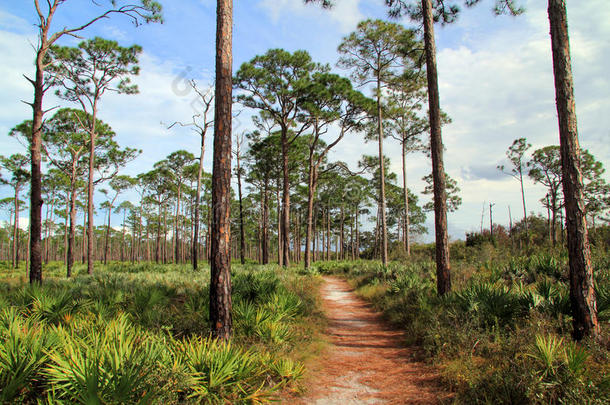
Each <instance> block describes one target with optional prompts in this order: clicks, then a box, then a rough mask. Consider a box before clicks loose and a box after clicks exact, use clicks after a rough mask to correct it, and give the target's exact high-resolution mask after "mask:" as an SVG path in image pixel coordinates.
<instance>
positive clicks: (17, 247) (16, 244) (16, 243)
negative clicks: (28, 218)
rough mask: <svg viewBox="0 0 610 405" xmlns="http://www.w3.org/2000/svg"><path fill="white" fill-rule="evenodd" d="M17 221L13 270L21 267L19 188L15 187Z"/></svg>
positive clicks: (14, 222) (15, 223) (14, 223)
mask: <svg viewBox="0 0 610 405" xmlns="http://www.w3.org/2000/svg"><path fill="white" fill-rule="evenodd" d="M14 204H15V208H14V211H15V220H14V221H13V268H14V269H16V268H17V267H19V186H15V202H14Z"/></svg>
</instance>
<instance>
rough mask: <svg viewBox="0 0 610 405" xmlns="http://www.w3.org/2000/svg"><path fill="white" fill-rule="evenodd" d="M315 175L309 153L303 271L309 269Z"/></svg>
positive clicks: (311, 155) (311, 157)
mask: <svg viewBox="0 0 610 405" xmlns="http://www.w3.org/2000/svg"><path fill="white" fill-rule="evenodd" d="M316 174H317V173H316V169H315V167H314V164H313V154H311V153H310V155H309V177H308V188H307V189H308V193H307V225H306V226H307V228H306V230H305V269H309V268H310V267H311V251H312V248H311V234H312V232H313V200H314V196H315V194H316V181H315V180H316ZM314 249H315V246H314Z"/></svg>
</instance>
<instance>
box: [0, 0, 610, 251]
mask: <svg viewBox="0 0 610 405" xmlns="http://www.w3.org/2000/svg"><path fill="white" fill-rule="evenodd" d="M97 3H99V4H107V3H109V2H108V1H107V0H105V1H101V2H97ZM161 3H162V4H163V6H164V20H165V21H164V23H163V24H150V25H141V26H139V27H135V26H134V25H133V24H131V22H130V21H129V20H128V19H127V18H122V17H120V16H115V17H113V18H112V19H107V20H103V21H101V22H99V23H96V24H95V25H94V26H92V27H91V28H89V29H87V30H86V31H84V32H83V33H82V37H83V38H92V37H94V36H101V37H105V38H110V39H114V40H117V41H118V42H119V43H120V44H121V45H123V46H129V45H132V44H139V45H141V46H142V47H143V53H142V55H141V57H140V67H141V73H140V75H139V76H138V77H137V78H136V79H135V80H134V81H135V83H137V84H138V86H139V89H140V93H139V94H137V95H114V94H110V95H108V96H105V97H104V99H103V100H102V102H101V105H100V111H99V117H100V118H101V119H102V120H103V121H105V122H107V123H108V124H110V125H111V126H112V128H113V129H114V130H115V132H116V133H117V138H116V139H117V141H118V142H119V144H120V145H122V146H130V147H133V148H138V149H141V150H142V151H143V153H142V155H141V156H139V157H138V159H137V160H135V161H133V162H131V163H130V164H129V165H128V166H127V167H126V168H125V169H124V171H123V173H124V174H129V175H137V174H139V173H142V172H145V171H148V170H150V169H151V168H152V166H153V164H154V163H155V162H157V161H159V160H161V159H163V158H165V157H166V156H167V155H169V154H170V153H171V152H173V151H175V150H178V149H186V150H188V151H190V152H192V153H194V154H198V151H199V142H200V140H199V138H198V135H197V134H195V133H193V132H191V131H189V129H187V128H176V127H174V128H172V129H171V130H168V129H167V126H168V125H169V124H171V123H173V122H175V121H188V120H190V118H191V116H192V115H193V113H194V107H193V106H194V105H196V104H195V103H194V100H195V94H194V93H193V92H190V91H188V88H187V87H186V86H185V84H186V80H187V79H191V78H193V79H196V80H197V81H198V83H199V84H200V86H201V87H207V86H210V85H212V78H213V75H214V74H213V71H214V47H215V17H216V9H215V6H216V3H215V2H214V1H212V0H181V1H167V0H161ZM335 3H336V5H335V8H334V9H332V10H331V11H326V10H321V9H320V8H318V7H316V6H312V5H304V4H302V1H301V0H249V1H235V10H234V38H233V47H234V49H233V53H234V62H233V64H234V70H237V69H238V68H239V66H240V65H241V64H242V63H243V62H246V61H248V60H250V59H252V58H253V57H254V56H256V55H261V54H264V53H265V52H266V51H267V50H268V49H272V48H283V49H286V50H288V51H291V52H292V51H295V50H298V49H304V50H307V51H308V52H309V53H310V54H311V55H312V58H313V60H314V61H316V62H320V63H328V64H329V65H331V66H332V68H333V71H335V72H336V73H339V74H342V75H345V76H347V75H348V74H349V72H347V71H344V70H341V69H339V68H338V67H336V62H337V59H338V54H337V47H338V45H339V43H340V42H341V40H342V38H343V37H344V36H346V35H348V34H349V33H350V32H352V31H353V30H354V29H355V28H356V26H357V24H358V22H359V21H362V20H364V19H367V18H386V9H385V8H384V6H383V1H382V0H336V2H335ZM521 3H522V4H524V5H525V8H526V12H525V14H523V15H521V16H519V17H508V16H500V17H496V16H494V15H493V13H492V11H491V8H492V6H493V1H492V0H484V1H482V2H481V3H480V5H479V6H477V7H475V8H468V9H463V10H462V13H461V14H460V16H459V18H458V20H457V22H456V23H454V24H451V25H447V26H436V36H437V52H438V56H437V57H438V74H439V85H440V97H441V108H442V109H443V110H444V111H445V112H447V113H448V115H449V116H450V117H451V118H452V123H451V124H449V125H447V126H445V127H443V141H444V144H445V147H446V151H445V156H444V159H445V167H446V171H447V172H448V173H449V175H450V176H451V177H453V178H454V179H456V180H457V181H458V185H459V187H460V188H461V197H462V200H463V203H462V206H461V207H460V209H459V210H458V211H456V212H454V213H450V214H449V217H448V223H449V233H450V236H451V238H452V239H464V237H465V233H466V232H471V231H475V230H478V229H479V227H480V224H481V215H482V207H484V206H486V207H488V205H489V203H494V204H495V206H494V223H500V224H504V225H507V224H508V221H509V218H508V210H509V208H508V207H510V209H511V211H512V218H513V221H517V220H520V219H521V217H522V206H521V195H520V189H519V183H518V182H517V181H516V180H514V179H513V178H512V177H510V176H507V175H505V174H502V173H501V172H500V171H499V170H497V169H496V166H497V165H499V164H506V160H505V152H506V150H507V148H508V147H509V146H510V144H511V143H512V142H513V140H514V139H516V138H520V137H525V138H527V140H528V141H529V142H530V143H531V144H532V145H533V147H532V150H534V149H536V148H539V147H543V146H547V145H552V144H558V142H559V141H558V139H559V135H558V124H557V113H556V107H555V94H554V87H553V74H552V60H551V48H550V47H551V45H550V37H549V26H548V18H547V15H546V7H545V3H546V2H544V1H541V0H522V1H521ZM100 10H101V9H100V7H99V6H96V5H95V4H94V3H93V2H92V1H87V0H67V1H66V2H65V3H64V4H63V5H62V6H61V7H60V8H59V9H58V11H57V14H56V17H55V19H54V25H53V28H54V29H55V30H58V29H61V28H63V27H66V26H68V27H70V26H74V25H75V24H78V23H80V22H82V21H85V20H87V17H91V16H94V15H96V13H99V11H100ZM568 19H569V30H570V40H571V47H572V65H573V72H574V82H575V93H576V109H577V115H578V127H579V135H580V142H581V146H582V147H583V148H585V149H588V150H589V151H591V152H592V153H593V155H594V156H595V157H596V158H597V160H599V161H601V162H602V163H603V164H604V166H608V164H610V142H609V141H610V114H609V113H608V112H609V111H610V98H609V96H608V95H609V94H610V74H608V68H609V67H610V7H607V0H587V1H584V0H580V1H571V2H569V3H568ZM399 22H400V23H403V24H404V25H405V26H407V27H414V25H413V23H411V22H410V21H408V20H406V19H405V20H402V21H399ZM35 23H36V15H35V10H34V6H33V1H14V0H10V1H2V2H1V3H0V55H2V59H1V61H0V154H2V155H9V154H12V153H17V152H20V153H24V152H25V149H24V148H23V146H22V145H20V144H19V143H18V142H17V141H16V140H14V139H13V138H10V137H9V136H8V133H9V131H10V129H11V128H12V127H14V126H15V125H17V124H18V123H20V122H22V121H23V120H26V119H31V109H30V107H29V106H27V105H26V104H24V103H23V102H21V100H24V101H31V99H32V98H33V91H32V87H31V85H30V84H28V82H27V81H26V80H25V79H24V78H23V75H24V74H26V75H29V76H31V75H32V74H33V71H34V67H33V59H34V51H33V47H32V44H34V43H35V42H36V27H35V25H34V24H35ZM78 42H80V39H77V38H71V37H66V38H64V39H62V41H61V42H60V44H62V45H72V46H75V45H76V44H78ZM363 91H365V92H366V91H367V90H366V89H363ZM369 95H370V94H369ZM56 106H70V104H68V103H66V102H64V101H61V100H59V99H58V98H57V97H55V96H54V95H53V94H51V93H49V94H48V95H47V97H46V98H45V101H44V107H45V108H53V107H56ZM236 108H239V107H238V106H236ZM247 117H248V114H247V113H246V114H244V115H242V116H240V117H238V119H237V120H236V122H235V123H234V132H236V133H241V132H243V131H248V130H249V129H251V127H252V126H251V123H250V121H249V119H248V118H247ZM206 144H207V148H206V150H207V152H206V156H205V159H204V167H205V169H206V170H207V171H211V159H212V136H211V135H210V136H208V139H207V140H206ZM384 150H385V151H386V153H387V155H388V156H389V157H390V159H391V162H392V164H391V170H392V171H393V172H395V173H397V174H399V179H400V178H401V177H400V173H401V160H400V147H399V145H398V144H397V143H396V141H394V140H392V139H388V140H386V141H385V148H384ZM376 151H377V147H376V145H375V144H374V143H365V142H364V137H363V135H362V134H350V135H349V138H348V139H346V140H345V141H343V142H342V143H340V144H339V145H338V146H337V147H336V148H335V149H334V150H333V151H332V152H331V155H330V156H329V158H330V159H331V160H342V161H345V162H347V163H348V164H349V165H350V166H351V167H352V168H355V167H356V164H357V162H358V160H359V159H360V157H361V156H362V155H363V154H369V155H374V154H376ZM407 171H408V178H409V180H408V182H409V183H408V184H409V188H410V189H411V190H412V191H414V192H415V193H416V194H420V193H421V191H423V189H424V183H423V181H422V180H421V178H422V177H423V176H425V175H427V174H428V173H429V172H430V171H431V168H430V163H429V161H428V159H427V158H426V157H425V156H424V155H422V154H420V155H417V154H415V155H409V156H408V163H407ZM605 178H606V180H609V179H610V177H609V176H608V174H607V173H606V175H605ZM10 193H11V191H10V190H9V188H8V187H0V198H2V197H6V196H9V195H10ZM525 194H526V200H527V205H528V211H534V212H540V213H542V212H543V211H544V210H543V209H542V207H541V205H540V202H539V200H540V199H541V198H542V197H543V196H544V195H545V190H544V188H543V187H542V186H540V185H536V184H534V183H533V182H531V181H530V180H529V179H527V180H526V184H525ZM126 198H133V199H134V201H135V196H132V197H130V196H129V195H128V196H126ZM426 198H428V197H426V196H421V195H420V201H421V200H424V201H425V200H426ZM97 199H98V200H100V201H101V197H100V196H98V197H97ZM487 210H488V208H486V211H485V217H484V222H483V225H484V226H489V219H488V211H487ZM22 215H23V216H24V218H23V220H22V223H27V218H25V217H27V215H26V214H22ZM7 216H8V213H0V219H6V217H7ZM100 218H101V217H100ZM433 220H434V219H433V215H432V214H429V215H428V219H427V222H426V224H427V226H428V228H429V229H430V231H429V232H428V235H425V236H423V237H422V238H421V240H422V241H431V240H432V239H433V235H434V232H433V231H432V227H433ZM119 222H120V218H118V216H117V218H115V219H113V223H115V224H118V223H119Z"/></svg>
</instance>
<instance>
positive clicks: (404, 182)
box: [402, 137, 411, 256]
mask: <svg viewBox="0 0 610 405" xmlns="http://www.w3.org/2000/svg"><path fill="white" fill-rule="evenodd" d="M404 142H406V139H405V138H404V137H403V144H402V186H403V188H404V200H405V229H404V230H403V232H404V239H405V240H404V244H405V251H406V252H407V256H411V241H410V240H409V239H410V237H409V190H408V189H407V149H406V145H405V143H404Z"/></svg>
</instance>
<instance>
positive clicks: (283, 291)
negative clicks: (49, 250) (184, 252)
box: [0, 263, 320, 404]
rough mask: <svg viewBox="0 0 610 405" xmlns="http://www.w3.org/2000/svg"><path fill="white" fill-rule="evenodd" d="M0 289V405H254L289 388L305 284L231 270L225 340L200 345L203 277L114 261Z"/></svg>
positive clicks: (314, 306) (307, 328) (304, 313)
mask: <svg viewBox="0 0 610 405" xmlns="http://www.w3.org/2000/svg"><path fill="white" fill-rule="evenodd" d="M57 273H59V270H55V269H54V268H53V267H52V268H51V269H50V270H49V272H48V273H47V272H45V275H46V279H45V282H44V284H43V285H42V286H30V285H27V284H25V282H24V280H23V277H22V276H20V275H19V274H18V273H16V274H15V273H13V274H11V273H6V272H5V273H3V276H4V282H3V283H0V342H2V343H0V403H23V404H30V403H31V404H34V403H49V404H51V403H52V404H55V403H81V404H126V403H130V404H131V403H133V404H138V403H139V404H154V403H157V404H160V403H163V404H173V403H264V402H268V401H271V400H273V399H274V398H275V396H276V395H277V393H278V392H279V390H286V389H299V387H298V382H299V380H300V379H301V377H302V375H303V372H304V368H303V365H302V360H303V357H304V356H306V355H307V347H308V345H310V344H311V343H312V342H313V340H314V338H312V336H313V335H315V333H316V330H315V327H316V326H315V325H318V324H320V320H319V319H318V317H319V311H318V302H317V296H316V295H315V291H316V290H317V289H316V286H315V283H317V281H316V279H315V278H314V277H311V276H306V275H298V274H296V273H295V272H293V271H279V269H278V268H276V267H273V266H267V267H261V266H256V265H246V266H234V271H233V274H232V278H233V302H234V313H233V319H234V326H235V335H234V338H233V339H232V340H231V342H230V343H223V342H218V341H215V340H211V339H210V338H209V337H208V336H209V326H208V310H209V307H208V301H209V286H208V280H209V271H208V270H201V271H198V272H193V271H192V270H190V269H189V268H188V266H171V265H169V266H161V265H139V266H137V265H136V266H129V265H126V264H121V263H114V264H109V265H108V266H105V267H104V266H100V268H99V269H98V270H97V271H96V274H95V275H94V276H88V275H86V274H82V273H84V272H81V273H80V274H78V275H77V276H76V277H75V278H73V279H72V280H65V279H61V278H58V277H53V276H59V275H60V274H57Z"/></svg>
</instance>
